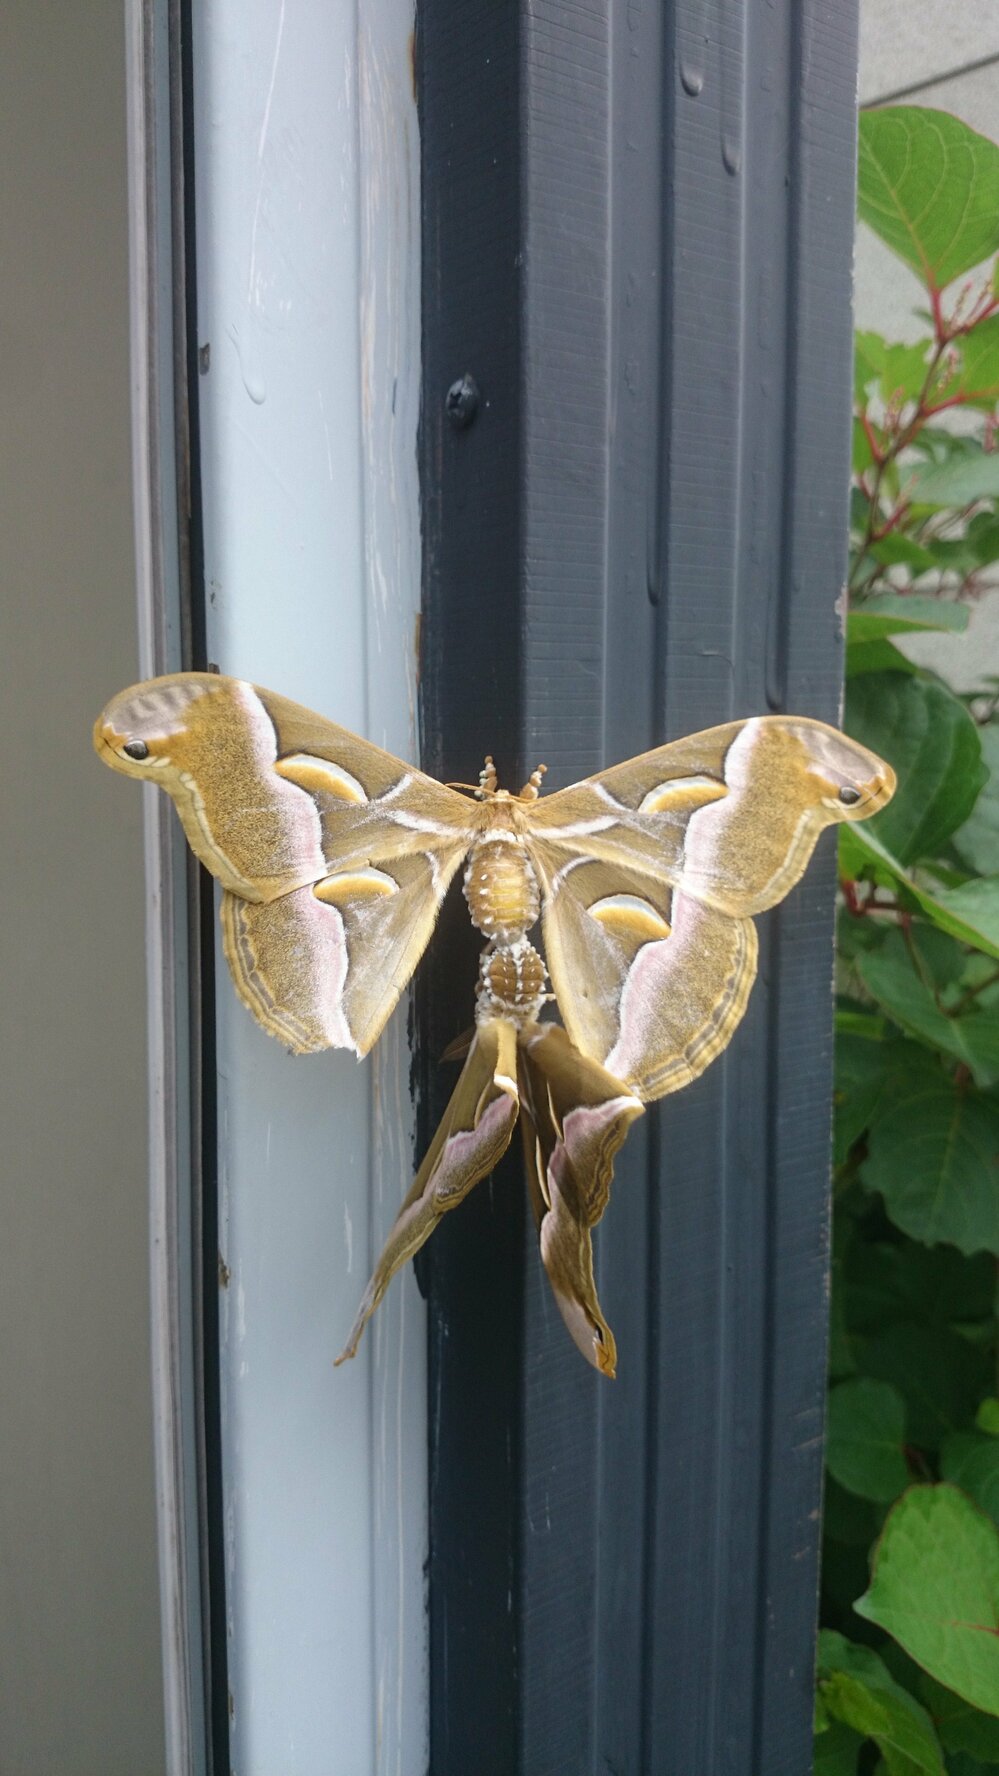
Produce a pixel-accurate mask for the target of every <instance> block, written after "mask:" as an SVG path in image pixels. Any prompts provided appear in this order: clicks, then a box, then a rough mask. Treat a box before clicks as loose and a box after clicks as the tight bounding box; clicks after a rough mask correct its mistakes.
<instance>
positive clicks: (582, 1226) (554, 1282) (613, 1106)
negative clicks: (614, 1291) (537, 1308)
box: [517, 1024, 642, 1375]
mask: <svg viewBox="0 0 999 1776" xmlns="http://www.w3.org/2000/svg"><path fill="white" fill-rule="evenodd" d="M517 1052H518V1061H519V1066H520V1080H521V1127H522V1131H523V1135H524V1151H525V1160H526V1165H527V1174H528V1184H529V1188H530V1194H531V1202H532V1207H533V1209H534V1217H535V1223H536V1225H537V1229H538V1240H539V1244H540V1248H541V1257H542V1262H543V1263H544V1266H545V1270H546V1272H547V1274H548V1279H549V1282H550V1283H551V1286H552V1292H553V1294H554V1296H555V1300H556V1303H557V1305H558V1309H559V1312H560V1313H561V1315H562V1318H563V1320H564V1321H565V1324H566V1326H567V1327H568V1330H569V1332H570V1334H571V1336H572V1338H573V1341H574V1343H575V1344H576V1345H577V1346H578V1348H579V1350H581V1351H582V1353H583V1356H584V1357H585V1358H586V1360H587V1362H588V1363H591V1364H592V1365H593V1367H594V1368H595V1369H599V1370H600V1371H601V1373H602V1374H604V1375H613V1374H614V1372H615V1367H616V1361H617V1353H616V1348H615V1344H614V1335H613V1333H612V1331H611V1329H610V1327H609V1325H608V1324H607V1321H606V1319H605V1318H604V1315H603V1312H602V1311H601V1307H600V1302H599V1300H598V1297H597V1290H596V1283H595V1280H594V1275H593V1247H592V1241H591V1238H590V1233H591V1229H592V1228H593V1227H595V1226H596V1223H597V1222H598V1221H599V1219H600V1217H601V1215H602V1214H603V1212H604V1209H605V1208H606V1206H607V1201H608V1198H609V1195H610V1185H611V1179H612V1176H613V1170H614V1159H615V1156H616V1154H617V1152H618V1149H619V1148H620V1146H621V1143H622V1142H623V1140H624V1138H625V1136H626V1134H627V1132H628V1129H629V1128H630V1126H631V1124H632V1122H633V1121H634V1120H635V1118H636V1116H640V1115H641V1114H642V1105H641V1104H640V1103H639V1101H638V1099H637V1098H636V1097H635V1096H634V1095H633V1094H632V1093H631V1092H628V1091H626V1090H625V1089H624V1088H623V1087H622V1084H621V1081H620V1080H619V1079H616V1078H614V1077H613V1076H612V1075H611V1074H609V1073H608V1072H607V1071H606V1070H605V1069H604V1068H603V1067H600V1066H598V1065H597V1064H596V1063H595V1062H594V1061H591V1060H589V1059H587V1057H586V1056H585V1055H582V1054H580V1053H579V1051H578V1050H577V1049H576V1048H574V1047H573V1045H572V1043H571V1042H570V1041H569V1038H568V1036H567V1035H566V1033H565V1031H564V1030H561V1029H559V1028H558V1026H557V1025H555V1024H529V1025H527V1027H526V1028H525V1029H524V1030H523V1031H522V1032H521V1034H520V1040H519V1043H518V1051H517Z"/></svg>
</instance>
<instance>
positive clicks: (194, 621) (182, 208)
mask: <svg viewBox="0 0 999 1776" xmlns="http://www.w3.org/2000/svg"><path fill="white" fill-rule="evenodd" d="M170 16H171V32H172V44H173V55H172V58H171V66H172V70H173V74H174V86H173V92H172V119H173V124H174V130H175V137H174V141H175V179H174V239H175V242H176V248H177V254H178V258H177V275H176V277H175V283H174V304H175V314H174V326H175V335H174V336H175V349H176V364H177V400H178V408H177V444H178V460H179V469H178V479H179V483H180V486H181V488H182V489H183V492H184V496H185V498H186V509H185V510H184V512H183V514H182V530H183V531H184V533H185V535H186V539H187V549H186V558H185V569H186V586H187V599H186V604H187V609H188V613H189V617H188V630H187V637H186V640H187V646H188V648H189V654H188V657H187V659H186V660H185V664H186V665H189V666H190V667H191V668H193V669H195V670H200V671H204V670H208V669H209V668H210V661H209V660H208V657H207V643H206V638H205V637H206V630H205V581H204V543H203V526H202V507H201V454H200V432H199V404H198V377H199V357H198V333H197V313H198V307H197V274H196V266H197V255H196V238H197V237H196V216H195V176H194V152H195V148H194V142H195V131H194V69H193V59H192V44H193V29H192V5H191V0H170ZM188 904H189V908H190V933H191V938H190V941H191V1001H190V1020H191V1029H192V1044H191V1097H192V1105H193V1110H194V1114H193V1116H192V1130H191V1136H192V1154H191V1165H192V1175H193V1181H194V1191H193V1197H194V1202H193V1216H192V1221H193V1226H192V1264H193V1266H194V1270H195V1276H196V1278H197V1284H198V1286H197V1288H196V1291H195V1319H194V1363H195V1375H196V1378H197V1385H198V1389H199V1392H198V1397H197V1408H198V1411H197V1440H198V1490H199V1522H200V1526H201V1558H202V1589H201V1606H202V1622H203V1637H204V1674H205V1692H206V1706H207V1721H206V1739H207V1758H208V1771H209V1776H227V1773H228V1770H229V1761H230V1760H229V1682H228V1622H227V1612H226V1595H225V1550H224V1520H223V1494H222V1450H221V1418H220V1414H221V1391H220V1390H221V1381H220V1354H219V1288H220V1282H221V1279H220V1270H219V1266H220V1257H219V1236H218V1128H217V1078H216V1055H215V971H214V956H215V941H214V938H215V900H214V891H213V887H212V882H211V878H210V877H209V876H208V874H207V872H206V871H205V870H204V869H202V868H200V867H199V866H198V865H197V864H196V863H195V862H194V860H193V859H190V860H189V862H188Z"/></svg>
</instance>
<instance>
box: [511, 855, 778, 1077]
mask: <svg viewBox="0 0 999 1776" xmlns="http://www.w3.org/2000/svg"><path fill="white" fill-rule="evenodd" d="M532 856H533V857H534V859H535V864H536V867H537V869H538V872H539V875H540V878H541V883H542V888H543V892H544V933H545V949H546V952H547V957H548V967H549V971H550V973H551V977H552V984H553V986H554V989H555V997H556V999H557V1001H558V1005H559V1008H560V1010H561V1012H562V1016H563V1019H564V1021H565V1026H566V1029H567V1031H568V1033H569V1035H570V1037H571V1038H572V1041H573V1043H574V1044H575V1046H576V1047H577V1048H579V1049H580V1050H582V1052H583V1053H584V1054H586V1055H589V1056H591V1057H592V1058H593V1059H594V1060H596V1061H598V1062H599V1063H600V1064H601V1065H602V1066H603V1067H605V1068H606V1069H607V1071H608V1072H609V1073H612V1074H614V1075H615V1076H616V1077H617V1078H618V1079H620V1080H622V1081H623V1082H624V1083H625V1084H626V1085H627V1087H628V1089H629V1090H630V1091H631V1092H633V1093H634V1094H635V1095H636V1096H637V1097H639V1098H641V1099H642V1100H643V1101H646V1102H648V1101H649V1100H651V1099H653V1098H660V1097H664V1096H665V1095H666V1093H667V1092H674V1091H679V1090H680V1089H681V1087H683V1086H685V1085H689V1084H690V1083H691V1081H692V1080H694V1079H696V1078H697V1077H698V1075H699V1074H700V1073H703V1071H704V1069H705V1067H707V1066H708V1065H709V1064H710V1062H711V1061H713V1060H714V1059H715V1057H716V1055H718V1054H720V1053H721V1051H722V1049H723V1048H724V1047H725V1046H726V1044H727V1043H728V1042H729V1041H730V1040H731V1037H732V1034H733V1032H734V1030H735V1028H736V1025H737V1024H738V1023H739V1020H740V1018H741V1017H742V1015H743V1012H744V1011H745V1009H746V1004H747V1002H748V999H749V992H750V988H751V987H752V984H753V980H754V978H755V975H756V954H757V946H756V931H755V927H754V926H753V923H752V920H750V919H733V918H730V917H729V916H728V915H727V914H725V913H721V912H719V911H718V910H717V909H716V908H715V907H711V906H706V905H705V904H704V903H703V902H701V901H698V900H696V899H695V898H694V897H693V896H692V895H688V894H684V893H682V892H681V891H679V890H677V889H673V888H671V887H670V886H669V884H668V883H666V882H663V881H656V880H655V879H654V878H653V877H651V876H649V875H645V874H642V873H639V872H638V871H635V870H630V869H627V868H625V867H624V866H623V865H619V864H617V863H607V862H604V861H603V860H601V859H595V858H574V857H572V856H568V857H567V856H566V855H565V854H564V853H562V852H560V851H558V850H556V849H555V848H554V847H549V846H547V845H538V844H535V846H534V847H533V848H532Z"/></svg>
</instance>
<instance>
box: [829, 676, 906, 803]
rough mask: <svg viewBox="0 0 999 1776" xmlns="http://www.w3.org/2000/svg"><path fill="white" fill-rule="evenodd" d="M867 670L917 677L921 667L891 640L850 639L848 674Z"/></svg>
mask: <svg viewBox="0 0 999 1776" xmlns="http://www.w3.org/2000/svg"><path fill="white" fill-rule="evenodd" d="M866 672H905V673H908V674H909V676H910V677H915V676H916V675H917V674H918V672H919V667H918V666H917V665H915V663H914V662H913V661H912V660H907V659H906V657H905V655H904V654H900V653H899V651H898V649H897V648H894V647H892V644H891V642H890V641H848V642H847V645H846V676H847V678H859V677H860V675H861V673H866ZM841 830H842V829H841Z"/></svg>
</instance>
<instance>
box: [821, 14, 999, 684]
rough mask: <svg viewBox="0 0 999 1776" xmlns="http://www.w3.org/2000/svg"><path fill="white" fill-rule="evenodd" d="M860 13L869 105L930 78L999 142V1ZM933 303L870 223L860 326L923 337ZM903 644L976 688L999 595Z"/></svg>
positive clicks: (929, 87) (938, 103) (950, 105)
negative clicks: (946, 629) (946, 631)
mask: <svg viewBox="0 0 999 1776" xmlns="http://www.w3.org/2000/svg"><path fill="white" fill-rule="evenodd" d="M860 21H861V28H860V93H861V101H862V103H864V104H876V103H877V102H878V101H879V100H880V99H881V98H882V97H883V96H884V95H886V94H890V93H893V92H895V91H897V90H898V89H899V88H900V87H906V86H909V85H911V84H914V83H916V82H926V84H925V85H924V86H922V88H921V90H920V91H919V92H918V93H916V94H913V95H912V96H911V97H910V98H907V99H906V100H905V101H904V103H906V104H914V105H928V106H931V107H933V108H934V109H936V110H940V111H951V112H953V114H954V116H955V117H960V118H961V119H962V121H963V122H964V123H967V124H969V125H970V126H971V128H972V129H976V130H979V131H980V132H981V134H982V135H983V136H987V137H988V138H989V139H990V140H991V141H993V142H996V141H999V63H996V64H993V65H992V66H990V67H984V68H983V67H975V66H973V65H971V64H974V63H976V62H978V61H979V60H980V59H981V58H982V57H986V56H989V55H999V8H997V7H996V6H995V4H994V3H993V0H946V4H942V0H862V4H861V11H860ZM934 76H948V77H947V78H943V79H934ZM956 288H957V286H955V289H956ZM924 302H925V297H924V294H923V289H922V285H921V284H920V283H919V281H918V279H917V278H915V277H914V276H913V274H912V272H910V271H909V269H908V267H907V266H905V265H903V264H902V262H901V260H899V259H896V257H895V256H894V254H893V253H890V252H889V251H888V248H887V247H886V246H884V245H883V244H882V242H881V241H879V240H878V239H877V237H876V236H875V235H874V234H872V233H871V230H870V229H869V228H865V227H864V226H863V224H861V225H860V226H859V227H858V229H857V253H856V284H855V293H854V307H855V315H856V322H857V326H858V327H863V328H870V329H872V330H873V331H875V332H878V333H882V334H883V335H884V336H885V338H887V339H900V340H912V339H919V338H921V337H922V336H923V335H924V334H925V332H926V323H925V322H924V321H922V320H921V319H920V318H919V315H918V314H917V313H916V312H915V311H916V310H917V309H918V308H920V307H922V306H923V304H924ZM903 651H904V652H905V653H907V654H909V655H910V657H911V658H912V659H914V660H920V661H922V662H924V663H926V664H928V665H932V666H935V667H936V668H937V670H938V671H941V672H943V673H944V674H945V676H946V677H947V678H948V679H949V680H950V682H951V683H952V684H953V685H955V686H957V687H958V688H960V689H962V690H969V689H974V687H975V686H976V685H977V684H979V683H980V681H981V678H982V676H983V675H988V674H989V673H995V672H999V595H997V593H995V592H992V593H988V594H986V595H985V596H984V597H983V598H982V599H981V601H980V602H979V603H978V604H976V605H974V606H973V607H972V609H971V616H970V621H969V624H968V628H967V630H966V631H965V633H964V634H963V635H958V636H937V635H934V636H925V637H924V636H921V637H918V638H916V639H914V640H911V641H906V642H905V644H904V647H903Z"/></svg>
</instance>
